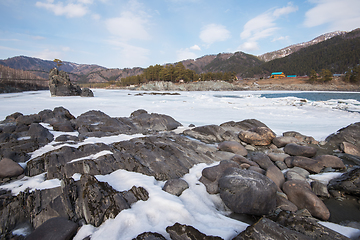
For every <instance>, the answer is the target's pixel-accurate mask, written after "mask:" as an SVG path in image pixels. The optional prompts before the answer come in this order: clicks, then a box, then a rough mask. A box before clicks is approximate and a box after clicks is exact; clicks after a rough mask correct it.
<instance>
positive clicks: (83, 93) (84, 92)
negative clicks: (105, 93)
mask: <svg viewBox="0 0 360 240" xmlns="http://www.w3.org/2000/svg"><path fill="white" fill-rule="evenodd" d="M80 96H81V97H94V93H93V91H91V90H90V88H83V89H81V94H80Z"/></svg>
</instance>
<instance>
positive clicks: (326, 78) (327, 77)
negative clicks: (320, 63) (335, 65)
mask: <svg viewBox="0 0 360 240" xmlns="http://www.w3.org/2000/svg"><path fill="white" fill-rule="evenodd" d="M320 75H321V80H322V81H323V82H325V83H326V82H330V81H331V80H332V73H331V71H330V70H329V69H323V70H321V74H320Z"/></svg>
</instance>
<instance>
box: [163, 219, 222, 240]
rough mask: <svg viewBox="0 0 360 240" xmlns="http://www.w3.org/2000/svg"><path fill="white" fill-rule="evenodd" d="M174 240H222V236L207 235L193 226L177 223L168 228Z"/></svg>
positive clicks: (167, 230)
mask: <svg viewBox="0 0 360 240" xmlns="http://www.w3.org/2000/svg"><path fill="white" fill-rule="evenodd" d="M166 232H167V233H169V234H170V238H171V239H173V240H221V239H222V238H221V237H216V236H207V235H205V234H203V233H201V232H200V231H199V230H197V229H196V228H194V227H192V226H188V225H183V224H180V223H175V224H174V225H172V226H169V227H167V228H166Z"/></svg>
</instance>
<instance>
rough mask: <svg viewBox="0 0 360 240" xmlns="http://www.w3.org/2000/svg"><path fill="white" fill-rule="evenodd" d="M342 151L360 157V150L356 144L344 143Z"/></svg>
mask: <svg viewBox="0 0 360 240" xmlns="http://www.w3.org/2000/svg"><path fill="white" fill-rule="evenodd" d="M340 150H341V151H343V152H344V153H347V154H351V155H354V156H357V157H360V149H359V148H358V147H356V146H355V145H354V144H351V143H348V142H342V143H340Z"/></svg>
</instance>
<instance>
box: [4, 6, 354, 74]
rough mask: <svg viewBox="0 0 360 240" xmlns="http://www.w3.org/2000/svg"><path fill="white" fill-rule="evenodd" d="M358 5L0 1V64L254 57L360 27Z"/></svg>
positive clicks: (116, 64)
mask: <svg viewBox="0 0 360 240" xmlns="http://www.w3.org/2000/svg"><path fill="white" fill-rule="evenodd" d="M359 9H360V1H359V0H341V1H339V0H295V1H284V0H272V1H268V0H254V1H249V0H221V1H219V0H0V19H1V24H0V59H6V58H9V57H14V56H18V55H25V56H30V57H38V58H41V59H47V60H53V59H54V58H59V59H61V60H63V61H70V62H75V63H86V64H98V65H101V66H104V67H109V68H125V67H130V68H131V67H148V66H149V65H155V64H164V63H174V62H177V61H180V60H184V59H195V58H198V57H201V56H204V55H208V54H218V53H223V52H236V51H243V52H245V53H249V54H253V55H260V54H263V53H266V52H270V51H274V50H278V49H281V48H283V47H286V46H288V45H291V44H296V43H300V42H304V41H309V40H311V39H313V38H315V37H317V36H319V35H321V34H324V33H328V32H332V31H338V30H341V31H351V30H353V29H355V28H359V27H360V11H359Z"/></svg>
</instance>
